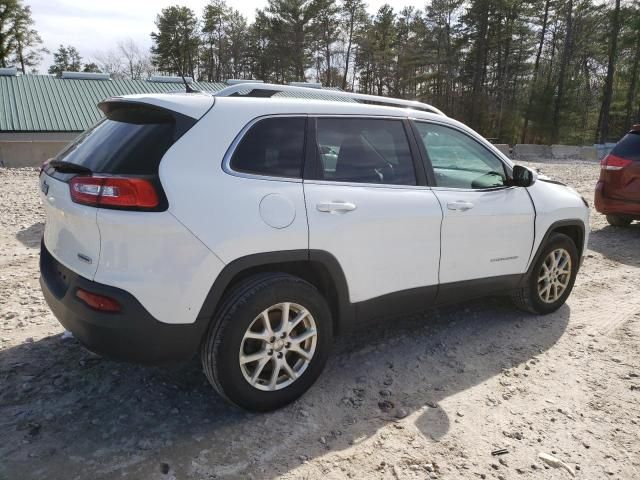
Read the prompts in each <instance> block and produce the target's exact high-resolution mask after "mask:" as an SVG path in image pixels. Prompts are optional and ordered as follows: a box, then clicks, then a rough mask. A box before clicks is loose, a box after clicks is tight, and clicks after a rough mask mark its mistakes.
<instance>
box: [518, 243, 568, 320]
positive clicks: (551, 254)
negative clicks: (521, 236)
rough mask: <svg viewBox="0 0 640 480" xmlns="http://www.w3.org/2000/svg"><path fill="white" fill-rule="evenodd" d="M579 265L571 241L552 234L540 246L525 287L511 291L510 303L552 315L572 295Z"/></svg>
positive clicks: (529, 310) (523, 308)
mask: <svg viewBox="0 0 640 480" xmlns="http://www.w3.org/2000/svg"><path fill="white" fill-rule="evenodd" d="M579 262H580V258H579V254H578V249H577V248H576V245H575V244H574V243H573V240H571V238H570V237H568V236H567V235H564V234H562V233H552V234H551V236H550V237H549V239H548V240H547V242H546V243H545V245H543V246H542V250H541V252H540V256H539V257H538V259H537V260H536V262H535V264H534V265H533V267H532V268H531V270H530V271H529V273H528V275H527V277H526V279H525V283H524V286H522V287H521V288H518V289H517V290H515V291H514V292H512V295H511V298H512V300H513V303H514V304H515V305H516V306H517V307H518V308H520V309H522V310H525V311H527V312H531V313H537V314H541V315H546V314H547V313H551V312H555V311H556V310H558V309H559V308H560V307H561V306H562V305H564V303H565V301H566V300H567V298H568V297H569V295H570V294H571V290H572V289H573V285H574V283H575V280H576V274H577V273H578V267H579Z"/></svg>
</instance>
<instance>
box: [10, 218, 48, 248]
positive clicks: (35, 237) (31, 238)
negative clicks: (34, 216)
mask: <svg viewBox="0 0 640 480" xmlns="http://www.w3.org/2000/svg"><path fill="white" fill-rule="evenodd" d="M43 233H44V222H38V223H34V224H33V225H31V226H29V227H27V228H25V229H22V230H20V231H19V232H18V233H16V239H18V241H19V242H20V243H22V244H23V245H24V246H25V247H27V248H40V240H41V239H42V234H43Z"/></svg>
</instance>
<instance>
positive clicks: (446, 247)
mask: <svg viewBox="0 0 640 480" xmlns="http://www.w3.org/2000/svg"><path fill="white" fill-rule="evenodd" d="M434 192H435V195H436V196H437V197H438V200H440V204H441V205H442V210H443V212H444V218H443V221H442V258H441V260H440V283H449V282H458V281H463V280H473V279H477V278H487V277H495V276H499V275H511V274H518V273H523V272H524V271H525V270H526V267H527V262H528V261H529V255H530V254H531V248H532V245H533V236H534V222H533V218H534V210H533V205H532V203H531V199H530V198H529V194H528V193H527V191H526V189H524V188H518V187H511V188H506V189H499V190H487V191H477V192H474V191H465V190H441V189H437V188H436V189H434Z"/></svg>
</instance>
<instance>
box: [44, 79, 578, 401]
mask: <svg viewBox="0 0 640 480" xmlns="http://www.w3.org/2000/svg"><path fill="white" fill-rule="evenodd" d="M274 94H279V95H275V96H274ZM295 95H302V96H305V97H309V96H314V95H315V96H316V97H319V98H320V99H308V98H306V99H300V98H286V97H292V96H295ZM323 95H324V96H325V97H326V96H327V95H330V97H328V98H330V99H331V100H327V98H325V97H323ZM100 108H101V109H102V111H103V112H104V114H105V116H106V117H105V118H104V119H103V120H102V121H100V122H99V123H98V124H97V125H95V126H94V127H92V128H91V129H89V130H88V131H87V132H85V133H84V134H82V135H81V136H80V137H79V138H78V139H77V140H76V141H75V142H74V143H73V144H72V145H70V146H69V147H68V148H67V149H65V150H64V151H63V152H61V153H60V154H59V155H58V157H56V159H54V160H51V161H50V162H48V163H47V164H45V165H44V166H43V170H42V173H41V178H40V186H41V190H42V201H43V202H44V205H45V209H46V214H47V220H46V228H45V232H44V239H43V244H42V253H41V273H42V275H41V284H42V290H43V292H44V295H45V298H46V299H47V302H48V303H49V305H50V307H51V309H52V310H53V312H54V314H55V315H56V317H57V318H58V319H59V320H60V322H61V323H62V325H64V327H65V328H67V329H68V330H70V331H71V332H73V334H74V336H75V337H76V338H78V339H79V340H80V342H82V343H83V344H84V345H86V346H87V347H88V348H89V349H91V350H93V351H95V352H98V353H100V354H104V355H107V356H112V357H115V358H121V359H128V360H132V361H136V362H142V363H158V362H163V361H170V360H179V359H187V358H189V357H191V356H192V355H193V354H195V353H197V352H198V351H199V352H200V354H201V357H202V363H203V365H204V371H205V373H206V375H207V377H208V379H209V381H210V382H211V384H212V385H213V386H214V387H215V388H216V390H217V391H218V392H219V393H220V394H222V395H223V396H224V397H225V398H227V399H228V400H229V401H231V402H233V403H234V404H236V405H240V406H242V407H244V408H247V409H251V410H270V409H274V408H278V407H281V406H283V405H285V404H287V403H288V402H291V401H292V400H294V399H295V398H297V397H299V396H300V395H301V394H302V393H303V392H304V391H306V390H307V389H308V388H309V387H310V386H311V385H312V383H313V382H314V381H315V380H316V378H317V377H318V376H319V375H320V372H321V370H322V368H323V366H324V364H325V361H326V359H327V356H328V354H329V349H330V346H331V343H332V341H333V338H334V336H336V335H337V334H340V333H342V332H344V331H346V330H347V329H348V328H349V327H351V326H353V325H354V324H355V323H356V321H357V320H358V319H359V320H362V321H371V320H372V319H374V317H384V316H390V315H393V316H397V315H402V314H404V313H409V312H412V311H416V310H421V309H425V308H427V307H430V306H433V305H437V304H441V303H445V302H452V301H459V300H463V299H468V298H470V297H478V296H484V295H489V294H510V295H512V297H513V299H514V300H515V302H516V304H517V305H518V306H520V307H523V308H525V309H526V310H529V311H531V312H535V313H540V314H545V313H549V312H552V311H554V310H556V309H558V308H559V307H560V306H561V305H562V304H563V303H564V302H565V300H566V299H567V297H568V295H569V293H570V292H571V289H572V287H573V284H574V281H575V277H576V274H577V272H578V268H579V266H580V263H581V257H582V256H583V254H584V251H585V248H586V243H587V235H588V231H589V229H588V219H589V209H588V205H587V204H586V201H584V199H583V198H581V196H580V195H579V194H578V193H576V192H575V191H574V190H573V189H571V188H569V187H566V186H565V185H563V184H561V183H559V182H554V181H550V180H549V179H545V178H542V177H538V176H537V175H536V174H535V173H534V172H532V171H530V170H528V169H526V168H524V167H522V166H514V165H513V164H512V162H511V161H510V160H509V159H508V158H506V157H505V156H504V155H503V154H502V153H500V151H498V150H497V149H496V148H495V147H494V146H492V145H491V144H490V143H488V142H487V141H486V140H484V139H483V138H482V137H480V136H479V135H478V134H477V133H475V132H473V131H472V130H470V129H469V128H467V127H466V126H464V125H462V124H461V123H459V122H457V121H455V120H453V119H451V118H448V117H446V116H445V115H444V114H442V112H440V111H438V110H437V109H435V108H433V107H431V106H429V105H426V104H421V103H417V102H406V101H402V100H396V99H387V98H382V97H374V96H368V95H356V94H348V93H345V92H330V93H326V92H324V91H319V92H313V93H311V91H310V90H309V89H307V88H303V87H291V86H281V85H267V84H244V85H235V86H231V87H228V88H226V89H224V90H222V91H221V92H219V93H217V94H215V95H210V94H204V93H185V94H165V95H132V96H124V97H117V98H111V99H109V100H107V101H105V102H103V103H101V104H100Z"/></svg>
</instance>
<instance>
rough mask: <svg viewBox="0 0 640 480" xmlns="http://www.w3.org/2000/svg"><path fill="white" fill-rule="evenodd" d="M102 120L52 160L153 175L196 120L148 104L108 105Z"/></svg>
mask: <svg viewBox="0 0 640 480" xmlns="http://www.w3.org/2000/svg"><path fill="white" fill-rule="evenodd" d="M101 108H102V110H103V111H104V113H105V118H103V119H102V120H100V121H99V122H98V123H97V124H96V125H94V126H93V127H92V128H90V129H89V130H87V131H86V132H84V133H83V134H82V135H80V136H79V137H78V138H77V139H76V140H75V141H74V142H73V143H71V144H70V145H69V146H68V147H67V148H65V149H64V150H63V151H62V152H60V154H58V156H57V157H56V160H64V161H65V162H71V163H75V164H77V165H82V166H84V167H87V168H89V169H90V170H91V171H93V172H94V173H108V174H118V175H155V174H157V173H158V167H159V165H160V160H162V157H163V156H164V154H165V153H166V152H167V150H169V147H171V146H172V145H173V144H174V143H175V141H176V140H177V139H178V138H180V136H182V134H184V132H186V131H187V130H188V129H189V128H191V127H192V126H193V125H194V124H195V123H196V120H195V119H194V118H191V117H187V116H185V115H181V114H179V113H176V112H171V111H169V110H165V109H162V108H158V107H154V106H152V105H143V104H132V103H125V102H108V103H104V104H102V105H101Z"/></svg>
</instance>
